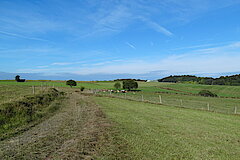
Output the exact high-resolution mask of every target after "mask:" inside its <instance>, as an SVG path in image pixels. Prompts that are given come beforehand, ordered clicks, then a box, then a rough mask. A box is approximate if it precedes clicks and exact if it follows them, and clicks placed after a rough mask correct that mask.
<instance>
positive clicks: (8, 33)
mask: <svg viewBox="0 0 240 160" xmlns="http://www.w3.org/2000/svg"><path fill="white" fill-rule="evenodd" d="M0 34H3V35H6V36H10V37H15V38H23V39H28V40H35V41H44V42H50V41H49V40H46V39H42V38H36V37H28V36H24V35H20V34H16V33H10V32H4V31H0Z"/></svg>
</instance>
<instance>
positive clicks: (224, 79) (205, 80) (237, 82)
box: [158, 74, 240, 86]
mask: <svg viewBox="0 0 240 160" xmlns="http://www.w3.org/2000/svg"><path fill="white" fill-rule="evenodd" d="M158 82H172V83H179V82H182V83H184V82H185V83H198V84H206V85H231V86H240V74H237V75H232V76H221V77H219V78H212V77H197V76H193V75H179V76H172V75H171V76H168V77H165V78H162V79H158Z"/></svg>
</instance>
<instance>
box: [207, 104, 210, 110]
mask: <svg viewBox="0 0 240 160" xmlns="http://www.w3.org/2000/svg"><path fill="white" fill-rule="evenodd" d="M207 110H208V111H210V104H209V103H207Z"/></svg>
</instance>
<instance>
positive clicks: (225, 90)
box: [141, 82, 240, 97]
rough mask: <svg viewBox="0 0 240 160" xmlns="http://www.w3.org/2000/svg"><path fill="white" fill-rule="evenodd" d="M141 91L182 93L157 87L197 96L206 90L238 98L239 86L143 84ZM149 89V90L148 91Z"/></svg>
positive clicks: (239, 95) (239, 93) (239, 94)
mask: <svg viewBox="0 0 240 160" xmlns="http://www.w3.org/2000/svg"><path fill="white" fill-rule="evenodd" d="M141 86H142V88H143V90H146V91H157V90H159V91H167V92H172V93H182V92H177V91H172V90H166V89H162V88H159V87H164V88H171V89H175V90H180V91H185V92H190V93H193V94H197V93H198V92H199V91H201V90H203V89H206V90H210V91H212V92H214V93H216V94H217V95H218V96H224V97H240V86H223V85H222V86H221V85H201V84H184V83H159V82H152V83H145V84H144V83H143V84H142V85H141ZM150 88H151V89H150Z"/></svg>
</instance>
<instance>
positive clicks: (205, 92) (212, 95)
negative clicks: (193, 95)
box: [198, 90, 217, 97]
mask: <svg viewBox="0 0 240 160" xmlns="http://www.w3.org/2000/svg"><path fill="white" fill-rule="evenodd" d="M198 94H199V95H200V96H204V97H217V95H216V94H215V93H212V92H211V91H209V90H201V91H200V92H199V93H198Z"/></svg>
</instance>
